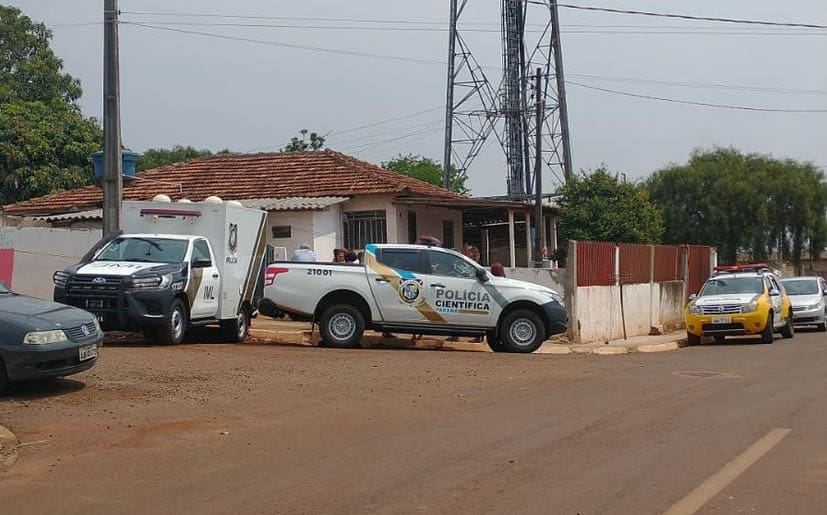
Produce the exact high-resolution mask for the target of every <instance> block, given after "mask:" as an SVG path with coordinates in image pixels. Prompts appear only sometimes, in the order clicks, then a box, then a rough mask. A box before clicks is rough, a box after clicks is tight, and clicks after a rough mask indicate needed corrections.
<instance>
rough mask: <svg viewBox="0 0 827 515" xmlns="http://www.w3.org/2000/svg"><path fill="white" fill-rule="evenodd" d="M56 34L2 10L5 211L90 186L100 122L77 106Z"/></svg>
mask: <svg viewBox="0 0 827 515" xmlns="http://www.w3.org/2000/svg"><path fill="white" fill-rule="evenodd" d="M51 37H52V35H51V32H49V31H48V30H47V29H46V27H45V25H43V24H42V23H34V22H32V20H31V19H29V18H28V17H26V16H24V15H23V14H22V13H21V12H20V10H19V9H16V8H14V7H6V6H0V42H2V45H0V204H6V203H10V202H17V201H20V200H24V199H27V198H31V197H34V196H38V195H43V194H46V193H52V192H56V191H60V190H64V189H70V188H75V187H78V186H82V185H85V184H89V183H90V182H91V180H92V172H91V166H90V163H89V154H91V153H92V152H94V151H96V150H98V149H99V148H100V146H101V143H102V139H103V138H102V133H101V130H100V127H99V125H98V123H97V122H96V121H95V120H94V119H92V118H86V117H84V116H83V115H82V114H81V112H80V108H79V107H78V105H77V103H76V101H77V99H78V98H80V96H81V88H80V82H79V81H78V80H77V79H75V78H73V77H72V76H71V75H69V74H65V73H62V72H61V70H62V68H63V62H62V61H61V60H60V59H59V58H58V57H56V56H55V55H54V53H53V52H52V50H51V48H49V40H50V39H51Z"/></svg>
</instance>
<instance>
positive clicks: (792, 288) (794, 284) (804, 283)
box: [781, 279, 821, 295]
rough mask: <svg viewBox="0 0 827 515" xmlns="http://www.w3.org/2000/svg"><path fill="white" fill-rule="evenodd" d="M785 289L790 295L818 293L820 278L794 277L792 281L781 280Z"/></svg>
mask: <svg viewBox="0 0 827 515" xmlns="http://www.w3.org/2000/svg"><path fill="white" fill-rule="evenodd" d="M781 283H782V284H783V285H784V289H785V290H787V294H789V295H818V294H819V293H821V292H819V291H818V280H817V279H794V280H790V281H781Z"/></svg>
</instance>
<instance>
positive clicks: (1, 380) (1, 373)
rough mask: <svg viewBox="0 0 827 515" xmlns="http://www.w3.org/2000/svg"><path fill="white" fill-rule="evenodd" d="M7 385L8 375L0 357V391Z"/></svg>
mask: <svg viewBox="0 0 827 515" xmlns="http://www.w3.org/2000/svg"><path fill="white" fill-rule="evenodd" d="M8 385H9V376H8V374H7V373H6V364H5V363H3V360H2V359H0V392H2V391H3V390H5V389H6V386H8Z"/></svg>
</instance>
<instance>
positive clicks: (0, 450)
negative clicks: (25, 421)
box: [0, 425, 18, 472]
mask: <svg viewBox="0 0 827 515" xmlns="http://www.w3.org/2000/svg"><path fill="white" fill-rule="evenodd" d="M17 445H18V440H17V437H16V436H15V435H14V433H12V432H11V431H9V430H8V429H6V427H5V426H2V425H0V472H2V471H3V470H5V469H9V468H11V466H12V465H14V462H15V461H17V455H18V450H17Z"/></svg>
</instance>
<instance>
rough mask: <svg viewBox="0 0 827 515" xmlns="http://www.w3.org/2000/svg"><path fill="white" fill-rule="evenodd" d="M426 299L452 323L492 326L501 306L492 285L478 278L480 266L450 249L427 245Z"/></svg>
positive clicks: (466, 325)
mask: <svg viewBox="0 0 827 515" xmlns="http://www.w3.org/2000/svg"><path fill="white" fill-rule="evenodd" d="M426 254H427V256H428V267H429V269H430V270H429V273H426V274H425V275H423V276H422V277H423V279H424V280H425V300H426V302H427V303H428V304H429V305H430V306H431V307H432V308H433V309H434V311H436V313H437V314H439V315H440V316H442V318H444V319H445V321H446V322H447V323H449V324H451V325H457V326H465V327H493V326H494V325H496V321H497V316H498V315H499V311H500V307H499V304H498V303H497V300H496V298H495V297H497V295H495V293H496V292H495V291H494V290H493V289H492V288H493V287H491V286H488V287H486V283H484V282H482V281H480V279H478V278H477V270H479V268H478V267H477V266H476V265H474V264H472V263H471V262H470V261H468V260H466V259H465V258H463V257H462V256H459V255H456V254H454V253H452V252H445V251H442V250H436V249H429V250H428V251H427V252H426Z"/></svg>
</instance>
